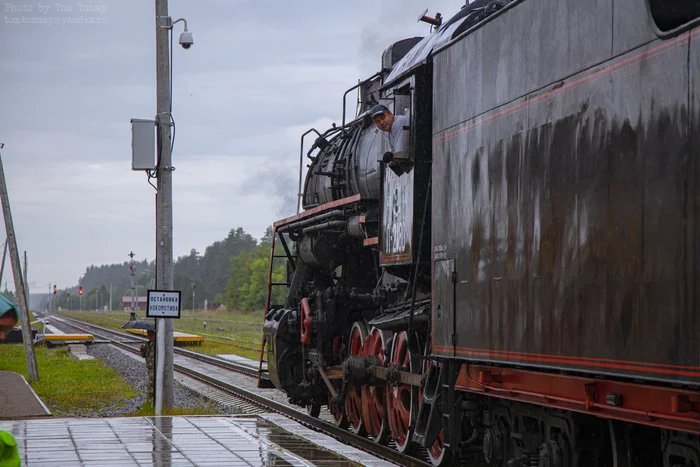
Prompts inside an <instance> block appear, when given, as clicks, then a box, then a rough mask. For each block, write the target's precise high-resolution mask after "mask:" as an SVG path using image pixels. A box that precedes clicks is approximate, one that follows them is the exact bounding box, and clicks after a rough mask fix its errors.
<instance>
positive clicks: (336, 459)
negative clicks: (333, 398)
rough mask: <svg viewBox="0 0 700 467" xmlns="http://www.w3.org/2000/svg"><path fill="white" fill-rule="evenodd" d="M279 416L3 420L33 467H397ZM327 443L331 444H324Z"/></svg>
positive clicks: (0, 423)
mask: <svg viewBox="0 0 700 467" xmlns="http://www.w3.org/2000/svg"><path fill="white" fill-rule="evenodd" d="M275 417H279V416H270V417H267V418H265V417H258V416H235V417H210V416H198V417H195V416H182V417H131V418H102V419H74V418H73V419H42V420H19V421H0V430H6V431H9V432H10V433H12V435H13V436H14V437H15V439H16V440H17V445H18V447H19V450H20V457H21V458H22V463H23V465H25V466H33V465H37V466H85V467H90V466H100V467H111V466H158V467H171V466H172V467H176V466H177V467H179V466H182V467H185V466H215V465H218V466H221V465H225V466H231V467H239V466H241V467H243V466H246V467H253V466H276V467H277V466H279V467H282V466H285V467H286V466H294V467H296V466H303V467H307V466H308V467H312V466H318V467H331V466H333V467H350V466H358V465H365V466H373V467H384V466H389V465H393V464H390V463H388V462H385V461H382V460H380V459H377V458H375V457H374V456H371V455H370V454H367V453H363V452H361V451H358V450H354V449H353V448H350V447H347V446H345V445H342V444H340V443H337V441H334V440H330V438H328V437H326V436H324V435H322V434H316V436H313V435H311V436H313V441H314V442H310V441H309V436H310V435H309V434H307V433H304V430H306V429H305V428H304V427H301V425H298V424H296V423H295V422H285V423H283V424H282V426H284V428H285V429H283V428H281V427H280V426H279V424H278V423H276V418H275ZM297 432H298V434H297ZM317 438H318V440H317ZM323 438H328V439H329V440H330V441H331V443H330V444H327V445H326V444H323V443H324V440H323ZM333 442H335V443H336V444H338V445H340V447H341V450H339V451H338V452H342V454H343V455H344V456H347V457H342V456H341V455H339V454H338V453H336V452H334V451H332V449H335V448H337V446H335V445H333ZM319 445H320V446H319ZM321 446H324V447H321ZM326 446H328V447H327V448H325V447H326ZM348 457H349V458H351V459H353V460H352V461H351V460H349V459H348Z"/></svg>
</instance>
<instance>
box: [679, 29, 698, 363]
mask: <svg viewBox="0 0 700 467" xmlns="http://www.w3.org/2000/svg"><path fill="white" fill-rule="evenodd" d="M698 34H699V31H698V30H697V29H696V30H694V31H691V32H690V44H689V47H688V63H689V66H690V67H689V82H688V84H689V91H690V92H689V97H690V122H689V123H690V126H689V127H690V129H689V132H690V145H689V148H688V171H687V175H686V179H685V189H686V193H687V195H686V200H687V202H686V205H685V212H686V218H687V225H686V227H685V238H686V265H685V270H686V274H687V278H688V279H687V281H688V282H687V284H686V290H687V302H686V305H687V307H688V310H689V311H690V313H688V315H687V316H686V317H685V320H684V322H683V323H682V325H681V329H682V331H683V335H682V339H683V340H684V341H685V342H686V343H687V349H688V351H687V354H686V359H687V360H686V365H693V363H692V362H693V361H695V360H696V359H698V358H700V357H698V353H699V352H700V320H699V319H697V315H698V312H697V311H698V310H699V309H700V269H699V268H700V186H698V185H700V42H698V39H697V38H698Z"/></svg>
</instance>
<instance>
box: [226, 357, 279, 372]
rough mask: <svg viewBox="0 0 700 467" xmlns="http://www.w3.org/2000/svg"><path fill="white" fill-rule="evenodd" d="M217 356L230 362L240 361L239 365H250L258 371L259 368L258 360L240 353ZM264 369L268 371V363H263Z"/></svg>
mask: <svg viewBox="0 0 700 467" xmlns="http://www.w3.org/2000/svg"><path fill="white" fill-rule="evenodd" d="M217 357H219V358H221V359H223V360H228V361H229V362H233V363H238V364H239V365H245V366H248V367H250V368H251V369H253V370H256V371H257V370H258V361H257V360H251V359H250V358H245V357H241V356H239V355H228V354H222V355H217ZM263 371H267V363H263Z"/></svg>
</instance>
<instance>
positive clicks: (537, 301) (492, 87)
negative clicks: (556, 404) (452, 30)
mask: <svg viewBox="0 0 700 467" xmlns="http://www.w3.org/2000/svg"><path fill="white" fill-rule="evenodd" d="M545 3H546V5H545ZM621 4H622V5H623V6H624V7H625V8H632V6H631V4H630V2H622V3H621ZM616 5H617V2H616ZM611 7H612V2H611V1H610V0H596V1H594V2H576V1H569V0H567V1H561V2H543V1H539V0H529V1H526V2H523V3H521V4H519V5H517V6H515V7H514V8H511V9H510V10H508V11H507V12H504V13H503V14H502V15H501V16H499V17H498V18H495V19H494V20H493V21H491V22H490V23H489V24H488V26H487V27H484V28H482V29H479V30H477V31H475V32H474V33H473V34H471V35H468V36H466V37H465V38H464V39H463V40H462V41H460V42H459V43H457V44H454V45H453V46H451V47H448V48H446V49H445V50H443V51H442V52H440V53H439V54H438V55H437V56H436V57H435V61H434V77H435V98H434V99H435V102H434V117H435V120H434V127H433V130H434V133H435V135H434V143H435V145H434V180H438V181H439V183H435V184H434V187H433V196H434V201H433V213H434V218H433V222H434V226H435V228H434V234H433V242H434V244H433V247H434V255H436V256H435V260H436V263H435V293H436V297H435V299H434V304H435V305H434V306H437V304H438V302H440V301H441V300H443V299H444V297H446V296H447V295H446V294H447V293H448V291H447V289H448V288H447V287H446V285H445V284H443V283H442V282H441V281H442V280H444V279H446V277H445V275H444V274H443V275H442V279H441V278H440V277H439V276H438V265H439V264H440V262H442V261H437V260H438V259H441V260H442V259H455V262H456V271H457V277H456V304H455V307H456V345H455V348H454V351H455V352H456V354H457V356H459V357H462V358H467V357H469V358H472V359H477V360H482V361H492V362H504V363H511V364H512V363H517V364H524V365H532V366H541V367H547V368H562V369H576V370H579V371H585V372H596V373H599V374H609V375H628V376H634V377H639V378H645V379H651V380H664V381H676V382H683V383H688V384H693V385H697V384H700V354H698V352H697V348H698V346H697V341H698V338H697V336H698V331H700V320H699V319H698V318H697V313H696V310H695V307H696V303H697V295H698V288H699V284H698V279H699V278H698V275H697V273H696V272H695V266H694V265H695V264H697V259H698V254H697V253H695V250H696V248H697V247H696V246H695V244H696V242H697V240H696V238H698V236H697V233H698V229H697V227H696V226H695V224H694V219H695V217H696V216H697V214H698V212H700V209H699V206H698V202H697V200H696V199H695V198H696V197H695V196H694V191H693V190H694V186H695V185H696V184H697V182H698V179H699V177H698V168H697V161H696V160H695V158H694V157H693V151H692V146H691V145H692V144H693V143H695V144H696V145H697V137H696V136H693V137H692V138H691V134H692V133H691V132H690V131H689V130H690V125H691V124H693V123H694V122H695V121H696V119H697V109H696V107H695V105H696V104H697V103H696V102H695V100H693V103H692V105H690V103H689V97H690V98H692V99H697V98H696V97H695V94H696V92H695V89H697V87H698V85H697V82H696V81H695V80H692V79H690V78H691V76H692V72H693V71H694V72H695V76H697V73H698V68H697V59H696V58H695V57H693V53H691V50H689V48H691V49H692V48H693V47H697V46H696V45H695V44H696V42H694V40H695V38H696V37H698V35H700V31H698V30H694V31H690V32H687V33H684V34H682V35H681V36H678V37H676V38H671V39H664V40H662V39H656V40H654V41H653V42H650V43H648V44H646V45H644V46H642V47H639V48H637V49H634V50H630V51H628V52H627V53H625V54H623V55H620V56H615V55H613V53H612V52H613V51H614V50H616V48H615V45H614V44H617V43H619V44H625V45H627V46H632V45H634V44H637V43H638V42H639V41H643V40H644V38H646V37H649V36H648V31H647V32H646V33H644V34H639V33H638V32H636V29H641V28H645V27H649V21H648V18H642V17H641V16H640V14H638V12H637V14H634V15H631V16H630V17H628V18H627V20H628V21H629V20H632V19H634V20H636V21H637V23H636V24H634V25H630V26H629V27H628V26H625V27H624V28H622V29H621V31H622V34H624V31H625V30H632V29H635V32H634V33H633V34H632V33H630V34H632V35H633V36H634V40H632V39H630V40H629V41H626V40H624V39H622V38H619V37H618V36H619V35H620V34H621V32H619V31H618V30H615V34H614V37H615V39H614V41H613V34H612V29H611V26H612V27H614V24H618V23H614V22H612V21H611V16H610V11H611ZM637 8H639V9H643V4H642V2H637ZM531 9H533V10H531ZM535 11H537V12H538V13H537V14H534V12H535ZM623 11H624V10H623ZM528 12H532V13H533V14H532V15H530V14H528ZM617 14H618V10H617V7H616V9H615V15H617ZM533 22H534V23H535V24H533ZM526 23H527V24H526ZM572 24H575V25H576V27H571V25H572ZM544 31H546V32H544ZM504 44H508V47H507V50H506V49H503V48H502V47H501V48H500V49H499V48H498V47H499V45H500V46H503V45H504ZM689 60H690V67H691V70H692V71H691V74H690V75H689ZM466 63H468V64H469V66H465V64H466ZM533 67H536V69H533ZM579 70H581V71H579ZM465 83H472V84H473V86H472V85H470V86H465ZM689 83H690V86H691V87H690V89H689ZM689 109H693V113H692V114H689ZM691 115H692V116H691ZM438 254H439V257H438V256H437V255H438ZM437 330H438V328H436V333H435V345H436V350H437V351H438V352H439V353H442V354H444V355H451V351H452V343H451V342H450V338H449V337H450V336H449V335H448V333H445V332H440V333H438V332H437Z"/></svg>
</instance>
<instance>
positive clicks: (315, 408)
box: [306, 404, 321, 418]
mask: <svg viewBox="0 0 700 467" xmlns="http://www.w3.org/2000/svg"><path fill="white" fill-rule="evenodd" d="M306 413H307V414H309V415H311V416H312V417H314V418H318V416H319V415H320V414H321V404H307V406H306Z"/></svg>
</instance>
